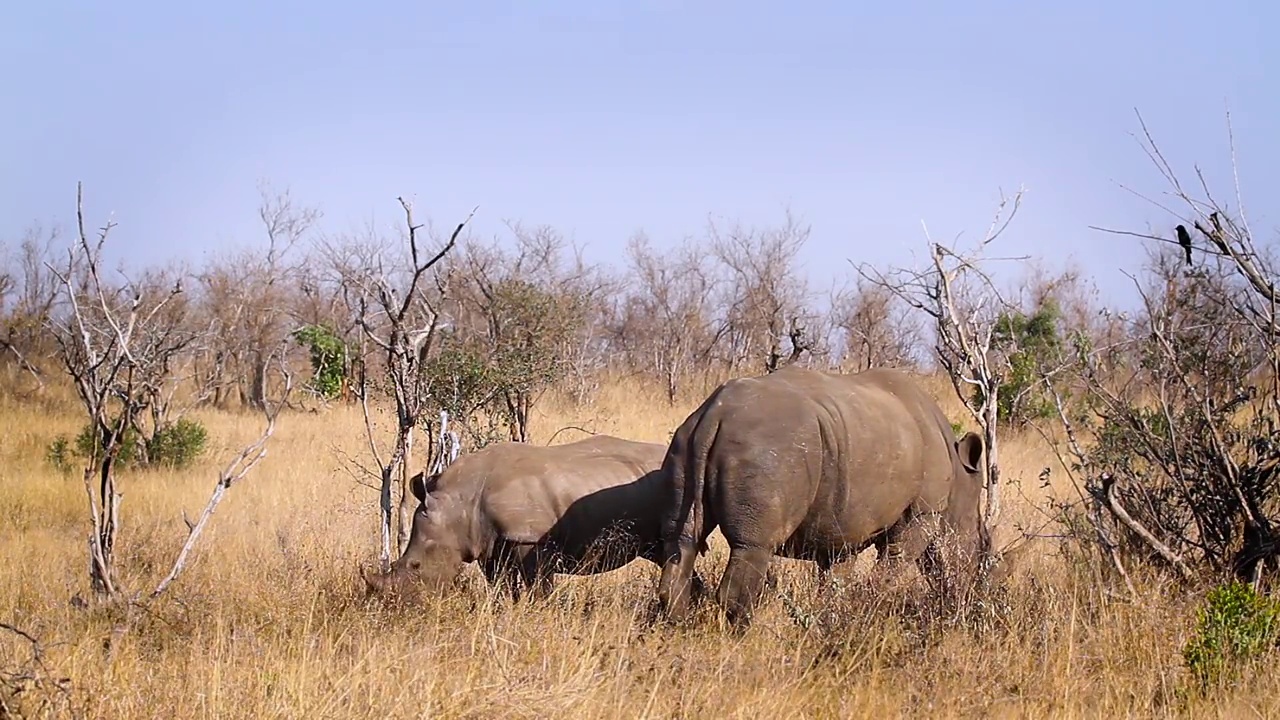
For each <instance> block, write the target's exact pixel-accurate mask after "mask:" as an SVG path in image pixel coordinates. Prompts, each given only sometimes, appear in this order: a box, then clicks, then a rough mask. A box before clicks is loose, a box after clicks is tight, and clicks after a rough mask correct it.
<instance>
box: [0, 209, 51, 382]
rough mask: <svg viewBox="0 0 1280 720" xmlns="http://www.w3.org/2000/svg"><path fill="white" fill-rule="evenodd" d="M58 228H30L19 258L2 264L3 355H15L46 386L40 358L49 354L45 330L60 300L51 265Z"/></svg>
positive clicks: (0, 349) (0, 313) (0, 332)
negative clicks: (46, 229)
mask: <svg viewBox="0 0 1280 720" xmlns="http://www.w3.org/2000/svg"><path fill="white" fill-rule="evenodd" d="M57 240H58V233H57V231H49V232H48V233H45V232H43V231H42V230H41V228H39V227H32V228H29V229H28V230H27V232H26V234H25V235H24V237H23V239H22V242H21V243H19V246H18V252H17V253H16V257H13V258H7V257H6V258H4V263H3V265H2V266H0V358H3V357H4V356H6V355H8V356H11V357H12V358H13V359H14V360H15V361H16V362H17V364H18V366H19V367H20V368H22V369H23V370H24V371H26V372H27V373H28V374H30V375H31V377H32V378H33V379H35V381H36V384H37V386H38V387H40V388H43V387H44V381H43V380H42V379H41V374H42V371H41V369H40V367H39V366H38V364H37V363H38V362H39V360H40V359H42V358H44V357H45V356H46V354H49V353H48V351H49V350H50V348H49V347H48V343H47V342H46V336H45V334H44V332H43V330H44V328H45V326H46V324H47V322H48V320H49V317H50V316H51V315H52V314H53V312H54V310H55V308H56V305H57V300H58V284H57V278H56V277H55V276H54V275H53V273H51V272H50V271H49V268H48V266H47V263H48V261H49V260H50V259H51V253H52V252H53V247H54V244H55V243H56V242H57Z"/></svg>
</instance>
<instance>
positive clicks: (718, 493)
mask: <svg viewBox="0 0 1280 720" xmlns="http://www.w3.org/2000/svg"><path fill="white" fill-rule="evenodd" d="M983 455H984V448H983V442H982V438H981V436H979V435H976V434H974V433H968V434H966V435H965V436H964V437H963V438H961V439H960V440H959V441H956V440H955V439H954V436H953V432H952V428H951V424H950V422H949V421H948V420H947V418H946V417H945V416H944V415H943V413H942V410H941V409H940V408H939V407H938V405H937V403H935V402H934V400H933V399H932V398H931V397H929V396H928V395H927V394H926V393H925V392H924V391H923V390H921V389H920V388H919V387H918V386H917V385H916V384H915V383H914V382H913V380H912V379H911V377H910V376H909V375H907V374H905V373H903V372H900V371H896V370H890V369H873V370H869V371H866V372H862V373H858V374H853V375H842V374H836V373H827V372H822V371H817V370H807V369H802V368H797V367H789V368H784V369H782V370H779V371H777V372H775V373H772V374H770V375H766V376H763V377H757V378H742V379H737V380H731V381H729V382H727V383H725V384H724V385H722V386H720V387H719V388H718V389H717V390H716V391H715V392H713V393H712V394H711V396H710V397H708V398H707V400H706V401H705V402H704V403H703V404H702V406H701V407H699V408H698V409H697V410H695V411H694V412H693V414H691V415H690V416H689V417H688V419H686V420H685V421H684V423H683V424H682V425H681V426H680V428H679V429H678V430H677V431H676V433H675V436H674V437H673V438H672V440H671V444H670V447H669V448H668V451H667V455H666V458H665V461H664V465H663V472H664V476H665V477H666V479H667V481H668V483H669V488H668V492H669V496H668V505H667V508H666V513H665V517H664V521H663V540H664V551H663V554H664V564H663V571H662V580H661V582H660V584H659V590H658V596H659V605H660V607H661V608H662V610H663V611H664V612H665V613H666V614H667V616H668V617H669V618H671V619H673V620H680V619H683V618H684V617H685V616H686V615H687V613H688V611H689V587H690V584H689V579H690V577H691V576H692V573H693V568H694V561H695V559H696V556H697V554H698V553H699V551H700V550H703V549H704V548H705V542H706V538H707V536H708V535H709V534H710V533H711V531H712V530H713V529H715V528H716V527H717V526H719V527H720V531H721V533H723V534H724V537H725V539H726V540H728V543H729V549H730V554H729V562H728V565H727V566H726V568H725V571H724V575H723V577H722V578H721V580H720V586H719V589H718V592H717V597H718V599H719V602H720V604H721V605H722V606H723V608H724V610H725V613H726V616H727V618H728V620H729V621H730V623H731V624H732V625H733V626H735V627H737V628H738V629H745V627H746V626H747V625H748V624H749V623H750V617H751V613H752V610H753V609H754V606H755V604H756V603H757V602H758V600H759V597H760V594H761V592H762V591H763V589H764V587H765V586H766V583H767V582H768V580H767V578H768V574H769V564H770V561H771V559H772V557H773V555H775V554H777V555H782V556H784V557H789V558H798V559H806V560H812V561H814V562H816V563H817V564H818V567H819V570H820V574H821V575H822V576H823V577H824V578H827V577H829V576H828V573H829V571H830V568H831V566H832V565H833V564H834V563H836V562H838V561H840V560H842V559H845V558H847V557H849V556H852V555H855V554H857V553H858V552H861V551H862V550H863V549H865V548H867V547H869V546H871V545H873V544H874V545H875V546H876V547H877V549H878V550H879V553H880V558H881V565H887V566H888V567H887V570H888V571H889V572H896V571H897V570H898V569H899V568H900V567H901V566H902V564H904V563H909V562H917V563H918V564H919V566H920V568H921V570H922V571H925V572H926V573H927V574H928V576H930V577H931V578H934V579H939V578H940V573H941V571H942V563H943V562H944V557H943V556H944V554H945V555H946V556H948V557H946V558H945V560H955V563H954V564H951V563H948V566H949V567H950V568H955V569H960V568H968V567H971V561H972V560H973V559H974V558H976V557H977V553H978V551H979V550H980V549H981V548H984V547H985V546H986V543H987V539H986V537H985V533H984V531H983V528H982V524H981V522H980V517H979V512H980V509H979V503H980V499H981V490H982V467H983V466H984V465H985V463H984V462H983ZM939 529H945V530H948V531H950V537H949V538H947V542H946V543H943V542H942V541H940V540H939V539H937V538H938V536H937V535H936V531H937V530H939Z"/></svg>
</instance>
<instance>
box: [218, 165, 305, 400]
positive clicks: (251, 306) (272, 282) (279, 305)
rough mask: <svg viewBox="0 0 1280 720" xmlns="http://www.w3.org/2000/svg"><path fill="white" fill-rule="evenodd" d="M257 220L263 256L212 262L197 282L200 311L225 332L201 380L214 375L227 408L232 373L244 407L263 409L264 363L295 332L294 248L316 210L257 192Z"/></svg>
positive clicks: (299, 279) (298, 279)
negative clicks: (262, 238)
mask: <svg viewBox="0 0 1280 720" xmlns="http://www.w3.org/2000/svg"><path fill="white" fill-rule="evenodd" d="M258 192H259V195H260V196H261V200H260V204H259V206H258V219H259V220H260V221H261V223H262V228H263V231H264V234H265V235H266V239H267V247H266V249H265V250H246V251H241V252H238V253H235V254H231V255H228V256H226V257H224V258H222V259H220V260H219V261H216V262H213V263H211V264H210V266H209V267H207V268H206V269H205V271H204V272H203V273H201V274H200V275H199V280H200V282H201V284H202V286H203V290H204V293H203V294H204V299H205V302H204V307H205V309H206V310H207V312H208V313H209V314H210V316H211V317H210V320H211V321H212V322H215V323H217V325H218V326H219V327H220V328H221V329H222V330H221V332H220V333H219V334H218V340H219V342H218V343H217V344H216V345H215V346H214V347H213V348H212V349H211V354H210V357H208V358H205V359H204V370H205V372H206V374H211V375H216V376H217V382H215V383H213V384H214V385H215V390H214V401H215V403H216V404H218V405H223V404H225V402H226V401H227V399H228V398H227V390H228V383H227V380H226V379H225V378H224V377H223V376H224V375H225V373H227V372H232V373H234V380H233V382H234V383H235V385H234V387H235V389H238V390H239V395H240V400H241V402H242V403H243V404H244V405H247V406H250V407H253V408H256V409H258V410H265V408H266V386H265V382H266V374H267V361H268V358H269V357H270V355H271V353H273V352H274V351H275V349H276V347H277V346H278V345H279V344H280V342H281V340H282V339H284V338H286V337H288V335H289V333H290V331H292V330H293V329H294V328H293V326H294V323H293V322H291V318H290V316H291V314H292V306H293V305H294V304H296V303H298V301H299V300H300V299H301V298H300V297H299V296H300V294H301V293H300V292H299V289H300V288H301V287H302V286H303V285H304V277H303V275H302V267H303V266H302V263H301V262H300V261H299V258H297V248H298V245H299V243H300V242H301V241H302V240H303V239H304V238H305V237H306V235H307V233H308V232H310V231H311V229H312V228H313V227H314V226H315V223H316V222H317V221H318V220H319V219H320V217H321V213H320V211H319V210H318V209H316V208H313V207H307V206H303V205H300V204H298V203H297V202H296V201H295V200H294V199H293V197H292V195H291V194H290V191H289V190H288V189H285V190H284V191H282V192H279V193H276V192H275V191H273V190H272V189H271V188H270V186H269V185H267V184H265V183H264V184H261V185H259V188H258Z"/></svg>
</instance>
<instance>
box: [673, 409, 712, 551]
mask: <svg viewBox="0 0 1280 720" xmlns="http://www.w3.org/2000/svg"><path fill="white" fill-rule="evenodd" d="M719 429H720V426H719V423H716V425H715V426H714V427H712V428H707V429H706V430H704V429H703V428H702V427H699V428H698V430H699V431H701V432H697V433H695V434H694V437H693V438H692V444H693V450H694V451H693V452H691V453H689V454H688V456H687V457H688V465H686V466H685V468H684V471H685V492H686V493H687V494H688V495H689V496H690V499H689V504H688V505H687V507H688V510H687V512H686V514H685V517H684V522H683V524H682V526H681V527H680V530H679V534H680V539H681V540H682V541H684V542H688V543H689V544H692V545H695V546H696V548H697V551H698V554H699V555H705V554H706V553H707V540H706V535H707V534H708V533H707V530H708V527H707V522H708V520H709V518H708V517H707V505H706V503H707V461H708V459H709V458H710V455H711V448H712V446H713V445H714V444H715V437H716V435H717V434H718V432H719ZM708 431H709V432H708Z"/></svg>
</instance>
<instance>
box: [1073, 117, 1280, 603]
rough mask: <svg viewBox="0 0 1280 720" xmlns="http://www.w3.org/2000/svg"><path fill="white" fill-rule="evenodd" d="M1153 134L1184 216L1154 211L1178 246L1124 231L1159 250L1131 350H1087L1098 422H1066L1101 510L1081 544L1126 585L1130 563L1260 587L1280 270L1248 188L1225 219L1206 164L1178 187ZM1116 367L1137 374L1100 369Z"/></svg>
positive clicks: (1269, 525) (1270, 507)
mask: <svg viewBox="0 0 1280 720" xmlns="http://www.w3.org/2000/svg"><path fill="white" fill-rule="evenodd" d="M1139 120H1140V121H1141V118H1139ZM1142 140H1143V147H1144V150H1146V151H1147V153H1148V156H1149V157H1150V158H1151V159H1152V161H1153V162H1154V163H1155V164H1156V166H1157V167H1158V168H1159V169H1160V171H1161V172H1162V173H1163V174H1164V176H1165V178H1166V180H1167V181H1168V183H1169V185H1170V187H1171V192H1170V193H1169V194H1170V195H1171V196H1172V197H1173V198H1175V199H1176V200H1177V201H1178V203H1179V204H1180V205H1181V207H1182V209H1181V211H1175V210H1173V209H1171V208H1169V207H1167V206H1164V205H1159V203H1157V204H1158V205H1159V206H1160V207H1163V208H1165V209H1166V210H1168V211H1169V212H1170V213H1171V214H1173V215H1174V216H1175V217H1176V218H1177V219H1178V220H1179V222H1180V224H1179V225H1178V226H1177V227H1176V228H1175V232H1173V233H1171V235H1173V238H1172V239H1169V238H1166V237H1160V236H1158V235H1152V234H1145V233H1143V234H1140V233H1128V232H1121V233H1120V234H1125V235H1131V236H1137V237H1141V238H1144V239H1146V240H1148V241H1154V242H1155V243H1157V244H1156V245H1154V247H1156V248H1160V249H1159V250H1156V251H1153V252H1152V253H1151V256H1150V260H1149V262H1148V263H1147V266H1146V268H1145V272H1144V274H1143V275H1142V276H1141V277H1136V278H1134V282H1135V286H1136V287H1137V288H1138V290H1139V293H1140V295H1141V298H1142V306H1141V308H1140V309H1139V311H1138V312H1136V313H1135V314H1134V316H1133V318H1132V319H1131V320H1130V322H1129V323H1128V327H1127V334H1128V341H1127V342H1124V343H1118V344H1115V345H1106V346H1102V347H1092V346H1089V345H1087V344H1086V345H1084V346H1082V347H1081V348H1080V351H1079V357H1080V363H1079V368H1078V374H1077V382H1078V385H1079V389H1080V391H1081V392H1082V393H1083V394H1084V395H1085V396H1086V397H1087V398H1088V399H1089V401H1090V409H1091V410H1092V414H1091V415H1090V416H1088V417H1087V418H1086V419H1085V421H1084V422H1072V419H1071V418H1069V417H1068V416H1067V414H1066V413H1061V419H1062V421H1063V424H1064V427H1065V429H1066V431H1067V433H1068V437H1069V438H1070V439H1071V442H1070V459H1069V464H1070V466H1071V467H1072V470H1073V474H1074V479H1075V480H1076V482H1077V483H1078V484H1079V485H1080V486H1081V488H1082V489H1081V495H1082V497H1083V498H1084V499H1085V500H1086V502H1087V504H1088V508H1089V509H1088V512H1087V513H1086V514H1085V517H1086V519H1087V520H1088V523H1087V524H1086V525H1085V526H1084V527H1085V528H1087V530H1085V531H1083V532H1080V533H1078V537H1080V539H1082V540H1084V541H1086V542H1087V543H1089V544H1092V545H1094V546H1095V547H1097V548H1099V549H1100V550H1101V551H1102V552H1103V553H1105V555H1106V556H1108V557H1109V558H1110V559H1111V562H1112V564H1113V566H1114V567H1115V568H1116V569H1117V570H1118V572H1119V574H1121V575H1122V576H1124V577H1126V578H1127V576H1128V573H1127V572H1126V570H1125V564H1126V563H1132V562H1146V561H1153V562H1155V563H1157V564H1159V565H1163V566H1165V567H1169V568H1172V569H1173V570H1175V571H1176V573H1177V575H1179V576H1180V577H1183V578H1191V577H1194V576H1196V575H1198V574H1200V573H1201V572H1208V573H1210V574H1220V573H1231V574H1234V575H1235V576H1237V577H1239V578H1241V579H1244V580H1250V581H1253V582H1255V583H1257V582H1258V581H1259V579H1260V577H1261V576H1262V572H1263V569H1264V568H1269V569H1271V570H1272V572H1274V571H1275V569H1276V567H1277V558H1278V557H1280V538H1278V537H1277V531H1276V523H1277V522H1278V521H1280V492H1278V490H1280V487H1278V485H1277V483H1278V482H1280V429H1278V427H1277V424H1278V421H1280V386H1278V385H1277V379H1276V378H1277V372H1276V370H1277V368H1280V343H1278V342H1277V336H1278V334H1280V324H1278V321H1280V316H1277V313H1276V306H1277V290H1276V279H1277V277H1278V276H1277V272H1276V264H1275V262H1276V261H1275V258H1274V256H1273V254H1272V253H1270V252H1268V251H1266V250H1264V249H1262V248H1260V247H1258V245H1257V244H1256V242H1255V239H1254V236H1253V234H1252V232H1251V230H1250V228H1249V225H1248V222H1247V220H1246V216H1245V214H1244V210H1243V206H1242V204H1241V203H1240V196H1239V189H1238V188H1237V192H1236V207H1235V208H1234V209H1233V210H1229V209H1228V208H1227V207H1226V206H1225V205H1224V204H1221V203H1219V201H1218V200H1217V199H1215V198H1214V197H1213V194H1212V193H1211V192H1210V190H1209V188H1208V186H1207V184H1206V183H1205V181H1204V179H1203V176H1201V175H1200V173H1199V170H1197V171H1196V174H1197V177H1198V184H1199V189H1198V190H1197V191H1192V190H1191V189H1189V188H1187V187H1185V186H1183V185H1182V184H1181V182H1180V181H1179V180H1178V178H1177V176H1176V175H1175V173H1174V171H1173V169H1172V168H1171V166H1170V165H1169V163H1168V162H1167V161H1166V160H1165V158H1164V156H1163V154H1162V153H1161V152H1160V150H1159V148H1158V147H1157V146H1156V144H1155V142H1154V141H1153V140H1152V138H1151V136H1150V134H1149V133H1147V131H1146V127H1145V124H1144V125H1143V138H1142ZM1233 161H1234V157H1233ZM1188 226H1190V228H1191V229H1190V230H1188V229H1187V228H1188ZM1109 232H1117V231H1109ZM1159 243H1163V244H1159ZM1175 247H1177V249H1176V250H1174V249H1173V248H1175ZM1120 363H1127V364H1128V365H1129V366H1130V370H1129V372H1127V373H1126V374H1124V375H1122V376H1119V377H1115V376H1110V375H1108V374H1106V373H1104V372H1103V371H1102V370H1103V369H1105V368H1110V367H1114V366H1115V365H1117V364H1120ZM1090 435H1091V436H1092V437H1093V440H1094V442H1092V443H1089V442H1087V440H1088V436H1090ZM1082 529H1083V528H1082Z"/></svg>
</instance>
